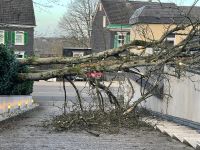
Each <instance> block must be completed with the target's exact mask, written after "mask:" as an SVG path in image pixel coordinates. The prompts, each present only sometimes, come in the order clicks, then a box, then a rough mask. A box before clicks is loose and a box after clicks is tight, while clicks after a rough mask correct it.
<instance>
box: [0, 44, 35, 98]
mask: <svg viewBox="0 0 200 150" xmlns="http://www.w3.org/2000/svg"><path fill="white" fill-rule="evenodd" d="M19 72H28V68H27V67H26V66H23V67H20V65H19V63H18V61H17V59H16V57H15V54H14V52H13V51H12V50H11V49H8V48H6V47H5V46H3V45H0V95H29V94H31V93H32V91H33V82H32V81H24V82H22V81H19V80H18V78H17V75H18V73H19Z"/></svg>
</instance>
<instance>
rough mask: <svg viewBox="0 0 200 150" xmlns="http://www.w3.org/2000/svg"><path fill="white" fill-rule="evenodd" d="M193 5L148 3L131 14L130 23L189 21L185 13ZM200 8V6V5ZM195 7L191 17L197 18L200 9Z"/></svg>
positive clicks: (192, 18)
mask: <svg viewBox="0 0 200 150" xmlns="http://www.w3.org/2000/svg"><path fill="white" fill-rule="evenodd" d="M190 8H191V7H188V6H184V7H183V6H174V7H173V6H170V7H168V6H164V5H146V6H143V7H141V8H138V9H137V10H136V11H135V12H134V13H133V15H132V16H131V18H130V20H129V23H130V24H136V23H166V24H170V23H175V24H178V23H181V22H182V23H187V22H188V21H189V20H187V19H185V15H186V14H187V13H188V12H189V10H190ZM199 8H200V7H199ZM199 8H197V7H194V8H193V9H191V11H190V19H191V20H195V17H199V14H200V9H199Z"/></svg>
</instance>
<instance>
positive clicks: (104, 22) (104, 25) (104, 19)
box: [103, 16, 106, 28]
mask: <svg viewBox="0 0 200 150" xmlns="http://www.w3.org/2000/svg"><path fill="white" fill-rule="evenodd" d="M103 27H104V28H105V27H106V16H103Z"/></svg>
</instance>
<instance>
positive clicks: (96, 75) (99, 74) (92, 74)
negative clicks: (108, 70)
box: [86, 71, 103, 78]
mask: <svg viewBox="0 0 200 150" xmlns="http://www.w3.org/2000/svg"><path fill="white" fill-rule="evenodd" d="M86 76H87V77H88V78H102V77H103V73H102V72H98V71H92V72H88V73H86Z"/></svg>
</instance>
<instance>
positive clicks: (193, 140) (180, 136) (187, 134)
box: [142, 117, 200, 150]
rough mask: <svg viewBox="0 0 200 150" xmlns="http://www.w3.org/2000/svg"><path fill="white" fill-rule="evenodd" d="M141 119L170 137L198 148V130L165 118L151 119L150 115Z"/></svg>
mask: <svg viewBox="0 0 200 150" xmlns="http://www.w3.org/2000/svg"><path fill="white" fill-rule="evenodd" d="M142 121H144V122H146V123H148V124H150V125H151V126H153V127H154V128H155V129H157V130H159V131H160V132H162V133H164V134H166V135H168V136H170V137H171V138H173V139H176V140H178V141H180V142H182V143H184V144H187V145H190V146H192V147H193V148H194V149H197V150H200V132H199V131H198V130H194V129H192V128H189V127H186V126H182V125H179V124H176V123H173V122H170V121H166V120H159V119H152V118H151V117H145V118H142Z"/></svg>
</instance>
